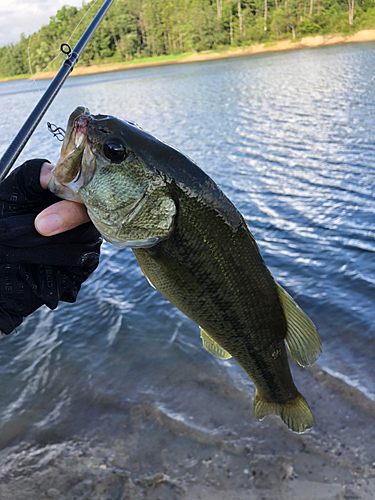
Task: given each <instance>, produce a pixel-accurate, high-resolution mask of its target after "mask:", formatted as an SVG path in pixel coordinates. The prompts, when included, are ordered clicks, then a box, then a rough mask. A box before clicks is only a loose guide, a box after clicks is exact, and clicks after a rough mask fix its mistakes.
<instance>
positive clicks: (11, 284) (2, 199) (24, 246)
mask: <svg viewBox="0 0 375 500" xmlns="http://www.w3.org/2000/svg"><path fill="white" fill-rule="evenodd" d="M45 161H48V160H42V159H40V160H39V159H38V160H30V161H27V162H26V163H24V164H23V165H21V166H20V167H18V168H17V169H15V170H14V171H13V172H12V173H11V174H10V175H9V176H8V177H7V178H6V179H4V180H3V181H2V182H0V331H2V332H3V333H10V332H11V331H12V330H14V328H16V327H17V326H18V325H20V324H21V323H22V320H23V318H24V317H25V316H28V315H29V314H31V313H32V312H34V311H35V310H36V309H38V308H39V307H40V306H42V305H43V304H46V305H47V306H48V307H49V308H50V309H55V307H57V304H58V302H59V301H60V300H63V301H64V302H75V300H76V297H77V294H78V292H79V289H80V287H81V284H82V283H83V281H85V280H86V279H87V278H88V277H89V276H90V274H91V273H92V272H93V271H94V270H95V268H96V267H97V265H98V262H99V250H100V245H101V241H102V240H101V237H100V235H99V233H98V231H97V230H96V229H95V227H94V226H93V224H92V223H91V222H88V223H86V224H83V225H81V226H78V227H76V228H75V229H72V230H70V231H67V232H65V233H62V234H58V235H55V236H48V237H46V236H41V235H40V234H39V233H38V232H37V231H36V229H35V228H34V220H35V217H36V216H37V215H38V214H39V213H40V212H41V211H42V210H44V209H45V208H47V207H48V206H49V205H52V204H53V203H56V202H57V201H61V200H59V198H57V197H56V196H54V195H53V194H52V193H50V192H49V191H46V190H44V189H43V188H42V187H41V185H40V182H39V175H40V169H41V167H42V165H43V163H44V162H45Z"/></svg>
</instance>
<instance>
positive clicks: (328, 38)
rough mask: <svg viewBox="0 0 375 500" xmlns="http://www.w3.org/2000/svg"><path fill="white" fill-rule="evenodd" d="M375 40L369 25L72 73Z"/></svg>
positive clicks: (48, 73) (97, 66) (47, 76)
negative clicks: (352, 31)
mask: <svg viewBox="0 0 375 500" xmlns="http://www.w3.org/2000/svg"><path fill="white" fill-rule="evenodd" d="M373 41H375V29H366V30H361V31H358V32H357V33H355V34H353V35H348V36H341V35H335V34H334V35H316V36H306V37H304V38H301V39H300V40H299V41H294V42H293V41H292V40H280V41H278V42H271V43H270V42H268V43H267V44H264V43H263V44H262V43H255V44H253V45H250V46H249V47H248V48H244V47H238V48H236V49H232V50H225V51H222V52H213V51H204V52H197V53H193V54H191V55H189V56H185V57H176V59H169V60H164V61H147V62H137V63H118V64H114V63H103V64H95V65H92V66H77V67H75V68H74V70H73V72H72V75H71V76H83V75H92V74H98V73H109V72H113V71H123V70H127V69H136V68H147V67H152V66H166V65H170V64H183V63H194V62H204V61H213V60H217V59H228V58H232V57H241V56H249V55H254V54H264V53H269V52H284V51H287V50H297V49H306V48H316V47H326V46H329V45H338V44H344V43H356V42H373ZM56 74H57V71H46V72H44V73H40V74H39V75H35V76H30V77H28V78H25V77H20V78H17V77H12V78H0V82H7V81H12V80H26V79H27V80H45V79H50V78H54V76H55V75H56Z"/></svg>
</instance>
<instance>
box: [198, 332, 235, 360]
mask: <svg viewBox="0 0 375 500" xmlns="http://www.w3.org/2000/svg"><path fill="white" fill-rule="evenodd" d="M201 339H202V343H203V347H204V348H205V349H207V351H208V352H210V353H211V354H213V355H214V356H216V357H217V358H220V359H230V358H231V357H232V356H231V355H230V354H229V352H227V351H226V350H225V349H223V348H222V347H221V346H220V345H219V344H218V343H217V342H215V341H214V340H213V339H212V338H211V337H210V336H209V335H208V333H206V332H205V331H204V330H203V328H201Z"/></svg>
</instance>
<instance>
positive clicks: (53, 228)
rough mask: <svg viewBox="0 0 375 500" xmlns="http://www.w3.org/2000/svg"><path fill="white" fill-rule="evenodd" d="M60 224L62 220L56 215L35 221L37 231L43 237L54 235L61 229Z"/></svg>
mask: <svg viewBox="0 0 375 500" xmlns="http://www.w3.org/2000/svg"><path fill="white" fill-rule="evenodd" d="M62 224H63V223H62V220H61V219H60V217H59V216H58V215H57V214H50V215H45V216H44V217H41V218H40V219H36V221H35V225H36V228H37V230H38V231H39V233H41V234H43V235H44V236H52V235H54V234H56V233H57V232H58V231H59V229H61V227H62Z"/></svg>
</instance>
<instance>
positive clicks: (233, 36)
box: [0, 0, 375, 77]
mask: <svg viewBox="0 0 375 500" xmlns="http://www.w3.org/2000/svg"><path fill="white" fill-rule="evenodd" d="M101 5H102V2H101V1H97V2H95V1H94V0H92V1H91V2H87V3H85V2H84V3H83V4H82V7H81V8H80V9H77V8H76V7H70V6H64V7H62V8H61V9H60V10H59V11H58V12H57V13H56V15H55V16H52V17H51V18H50V22H49V24H48V25H45V26H42V28H41V29H40V30H39V31H37V32H36V33H33V34H32V35H30V36H27V37H26V36H25V35H24V34H20V41H19V42H18V43H15V44H9V45H6V46H4V47H1V48H0V77H10V76H17V75H28V74H35V73H39V72H41V71H43V70H44V68H45V67H46V66H47V65H49V64H50V63H51V61H53V60H54V59H55V58H56V56H57V55H58V54H59V52H60V46H61V44H62V43H69V44H70V45H71V46H74V44H75V43H76V42H77V41H78V39H79V37H80V36H81V35H82V33H83V31H84V29H85V28H86V27H87V25H88V24H89V22H90V21H91V19H92V18H93V16H94V14H95V13H96V12H97V11H98V10H99V8H100V6H101ZM89 9H91V10H90V12H88V14H87V15H86V17H84V19H83V20H82V18H83V16H84V15H85V13H86V12H87V11H88V10H89ZM80 22H81V23H80ZM79 23H80V24H79ZM78 24H79V26H78V27H77V25H78ZM374 27H375V0H115V1H114V3H113V5H112V6H111V8H110V9H109V11H108V13H107V14H106V17H105V18H104V20H103V21H102V23H101V24H100V26H99V29H98V31H97V32H96V34H95V35H94V38H93V39H92V41H91V42H90V44H89V45H88V47H87V48H86V50H85V52H84V53H83V55H82V57H81V59H80V61H79V63H78V64H80V65H86V66H89V65H92V64H98V63H103V62H116V63H118V62H122V61H124V62H125V61H135V60H138V59H142V58H149V57H155V56H163V55H165V56H173V55H174V56H178V55H180V54H186V53H189V52H196V51H198V52H199V51H206V50H218V51H220V50H224V49H228V48H235V47H238V46H242V47H244V46H248V45H250V44H252V43H255V42H258V43H265V44H267V43H270V44H271V43H272V42H275V41H278V40H281V39H284V38H290V39H291V40H298V39H300V38H301V37H303V36H307V35H317V34H323V35H324V34H330V33H339V34H349V33H353V32H356V31H358V30H360V29H367V28H374ZM61 63H62V60H61V58H60V57H57V58H56V59H55V61H54V62H53V63H52V65H50V66H49V69H50V70H54V69H55V70H56V69H58V68H59V67H60V66H61Z"/></svg>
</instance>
